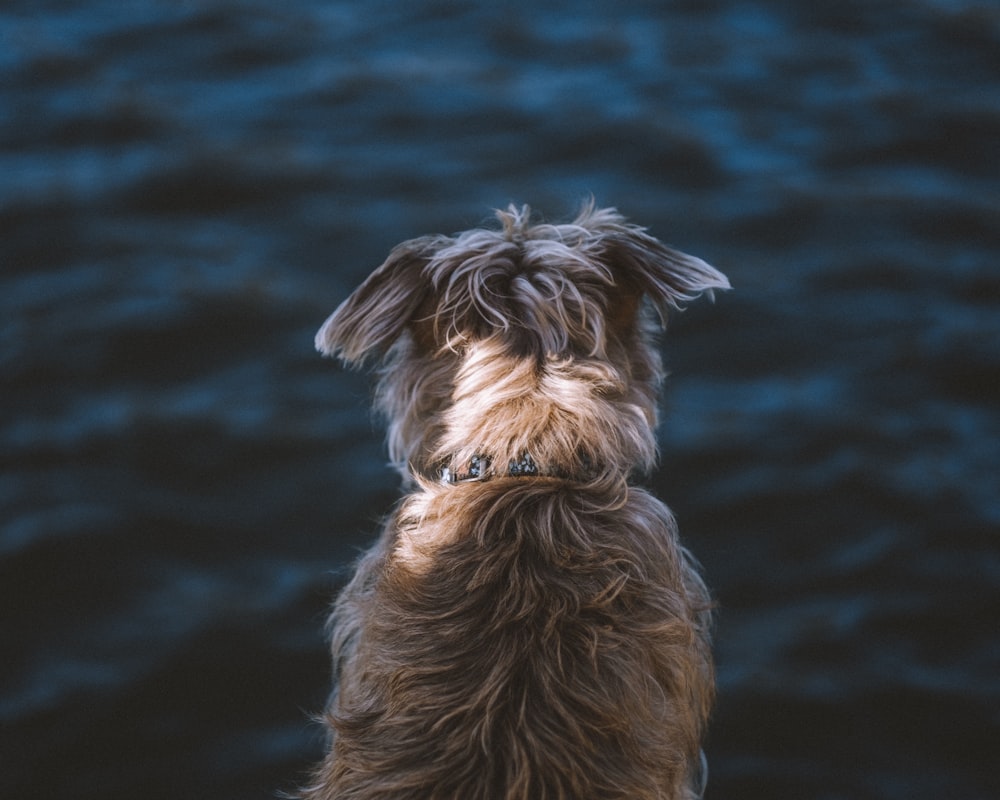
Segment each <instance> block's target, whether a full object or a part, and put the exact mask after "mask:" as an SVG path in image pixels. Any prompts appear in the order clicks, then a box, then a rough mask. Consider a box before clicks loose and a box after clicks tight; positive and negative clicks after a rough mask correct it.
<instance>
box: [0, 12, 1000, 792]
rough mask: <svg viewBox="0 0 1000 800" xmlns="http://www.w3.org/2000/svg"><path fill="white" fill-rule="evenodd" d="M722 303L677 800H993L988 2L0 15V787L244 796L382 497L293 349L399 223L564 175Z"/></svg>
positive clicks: (298, 732)
mask: <svg viewBox="0 0 1000 800" xmlns="http://www.w3.org/2000/svg"><path fill="white" fill-rule="evenodd" d="M589 192H593V193H594V194H595V195H596V196H597V198H598V200H599V201H600V202H601V203H603V204H608V205H617V206H618V207H619V208H620V209H621V210H622V211H623V212H624V213H626V214H627V215H628V216H630V217H631V218H632V219H634V220H635V221H637V222H640V223H642V224H645V225H648V226H650V228H651V230H652V232H653V233H654V234H656V235H657V236H659V237H661V238H663V239H665V240H667V241H669V242H672V243H673V244H675V245H677V246H678V247H680V248H682V249H684V250H687V251H689V252H693V253H696V254H698V255H700V256H702V257H704V258H706V259H707V260H709V261H711V262H712V263H714V264H716V265H717V266H719V267H720V268H721V269H722V270H723V271H725V272H726V273H727V274H728V275H729V277H730V278H731V280H732V282H733V284H734V286H735V287H736V290H735V291H734V292H733V293H730V294H727V295H725V296H722V297H720V298H719V299H718V301H717V302H716V304H715V305H714V307H713V306H709V305H708V304H703V305H699V306H695V307H692V308H691V309H690V310H689V311H687V312H685V313H684V314H681V315H677V316H675V317H674V318H673V319H672V320H671V330H670V335H669V337H668V340H667V348H666V358H667V361H668V363H669V366H670V369H671V372H672V376H671V379H670V382H669V385H668V387H667V391H666V396H665V399H664V422H663V428H662V436H661V438H662V451H663V457H662V468H661V470H660V471H659V473H658V474H657V476H656V478H655V481H654V484H655V488H656V490H657V492H658V493H659V494H660V495H661V496H662V497H663V498H664V499H665V500H666V501H667V502H668V503H670V505H671V506H672V507H673V508H674V509H675V511H676V513H677V515H678V517H679V520H680V523H681V527H682V531H683V533H684V535H685V538H686V541H687V543H688V544H689V546H690V547H691V549H692V550H693V551H694V552H695V553H696V554H697V555H698V556H699V557H700V558H701V560H702V561H703V563H704V566H705V569H706V571H707V574H708V577H709V582H710V584H711V585H712V587H713V589H714V591H715V593H716V596H717V598H718V601H719V610H720V611H719V623H718V630H717V639H718V645H717V653H718V661H719V679H720V699H719V705H718V710H717V713H716V715H715V719H714V724H713V726H712V731H711V738H710V741H709V744H708V752H709V758H710V762H711V780H710V783H709V795H708V796H709V798H711V799H712V800H718V799H721V798H730V797H733V798H735V797H739V798H743V800H747V799H748V798H761V799H762V800H763V798H768V799H769V800H771V799H773V798H789V800H800V799H802V798H809V799H812V798H817V799H821V798H851V799H852V800H853V799H854V798H860V799H861V800H865V799H866V798H899V799H900V800H920V799H922V798H928V799H930V798H935V800H938V799H939V798H952V797H954V798H963V800H978V799H980V798H983V799H985V798H995V797H998V796H1000V777H998V774H1000V773H998V771H997V768H996V764H997V760H998V757H1000V633H998V631H1000V264H998V261H1000V6H998V5H997V4H996V3H994V2H991V1H988V0H981V1H980V2H977V1H976V0H954V1H953V2H946V1H945V0H911V1H910V2H906V3H896V2H892V3H890V2H884V1H882V0H868V1H867V2H850V1H846V2H837V3H832V2H829V3H827V2H820V3H805V2H798V0H794V1H793V0H785V1H784V2H778V1H776V2H735V1H734V2H729V1H727V0H703V1H702V2H674V3H664V2H652V0H649V1H648V2H643V0H620V1H619V2H615V3H604V2H600V3H599V2H576V3H570V2H565V0H563V2H534V3H509V4H502V3H493V4H486V3H481V4H472V3H463V2H457V1H454V2H452V1H449V0H413V2H406V3H403V2H387V1H386V0H365V2H355V3H350V2H344V0H334V1H332V2H320V0H311V1H308V2H306V1H304V2H286V3H265V2H249V1H245V2H243V1H240V0H227V1H226V2H223V1H222V0H214V1H212V2H200V3H184V2H167V1H166V0H160V1H159V2H157V1H156V0H145V1H144V2H143V1H137V2H129V3H122V2H120V1H119V0H113V1H112V0H106V2H98V1H96V0H95V2H90V3H73V2H55V1H52V2H47V1H46V0H42V1H41V2H40V1H39V0H19V1H18V0H14V1H13V2H11V0H8V2H7V3H5V4H4V5H3V8H2V10H0V270H2V272H0V376H2V377H0V381H2V383H0V387H2V390H0V526H2V527H0V599H2V604H0V626H2V627H0V641H2V642H3V658H2V659H0V762H2V764H0V797H3V798H11V799H12V800H13V799H17V800H20V799H21V798H67V800H69V799H72V800H90V798H94V800H96V799H97V798H101V800H109V799H113V798H122V800H125V798H145V799H146V800H149V799H151V798H152V799H158V798H267V797H272V796H273V795H274V793H275V792H276V791H278V790H280V789H288V788H290V787H292V786H293V785H294V784H295V783H296V782H297V781H298V780H299V779H300V778H301V776H302V774H303V771H304V770H305V768H306V766H307V765H308V764H309V763H310V762H311V761H313V760H314V759H316V758H318V756H319V754H320V751H321V746H322V735H321V732H320V731H319V730H318V729H317V728H315V727H313V726H312V725H311V724H310V723H309V721H308V714H309V713H311V712H315V711H318V710H319V708H320V707H321V705H322V703H323V700H324V697H325V695H326V692H327V690H328V681H329V678H328V676H329V666H328V662H327V656H326V652H325V648H326V645H325V641H324V635H323V630H322V623H323V618H324V615H325V610H326V608H327V605H328V602H329V600H330V598H331V597H332V595H333V593H334V592H335V591H336V589H337V588H338V587H339V586H340V585H341V582H342V580H343V576H344V569H345V565H347V564H348V563H349V562H350V560H351V559H352V558H353V557H354V554H355V553H356V552H357V548H359V547H360V546H362V545H364V544H365V543H366V542H367V541H369V538H370V535H371V533H372V532H373V530H374V527H375V525H374V520H375V519H376V518H377V517H378V516H379V515H380V514H381V513H382V512H384V511H385V510H386V509H387V508H388V506H389V504H390V503H391V502H392V500H393V498H394V496H395V493H396V485H395V479H394V478H393V476H392V474H391V473H390V471H389V470H388V469H386V468H385V467H384V465H383V461H384V454H383V451H382V448H381V443H380V437H381V432H380V431H379V430H378V428H377V427H376V426H375V425H373V424H372V422H371V421H370V419H369V417H368V413H367V407H368V383H367V381H366V380H365V378H364V377H363V376H360V375H353V374H347V373H344V372H342V371H340V370H339V369H338V368H337V367H336V366H335V365H333V364H332V363H329V362H324V361H322V360H321V359H320V358H319V357H318V356H317V355H315V354H314V352H313V349H312V335H313V332H314V331H315V329H316V328H317V327H318V326H319V324H320V323H321V322H322V320H323V319H324V318H325V316H326V314H327V313H328V312H329V311H330V310H332V308H333V307H334V306H335V305H336V304H337V303H338V302H339V301H340V300H341V299H342V298H343V297H344V296H345V295H346V294H347V292H348V291H349V289H350V288H351V287H352V286H354V285H355V284H356V283H357V282H358V281H359V280H360V279H361V278H362V277H363V276H364V275H365V274H366V273H367V271H368V270H369V269H371V268H372V267H374V266H375V265H377V264H378V263H379V262H380V261H381V260H382V258H383V257H384V255H385V254H386V252H387V251H388V250H389V248H390V247H392V246H393V245H394V244H396V243H397V242H398V241H400V240H402V239H404V238H408V237H411V236H415V235H418V234H421V233H426V232H432V231H441V232H453V231H457V230H462V229H465V228H467V227H470V226H472V225H475V224H477V223H479V222H480V221H482V220H483V219H484V218H485V217H487V216H488V215H489V213H490V209H491V208H493V207H496V206H504V205H506V204H507V203H508V202H510V201H515V202H529V203H531V204H532V205H533V206H535V207H537V208H538V209H539V210H540V211H542V212H543V213H544V214H545V215H547V216H548V217H550V218H560V217H565V216H567V215H569V214H571V213H572V212H573V211H574V210H575V207H576V205H577V204H578V202H579V201H580V199H581V198H582V197H584V196H585V195H586V194H587V193H589Z"/></svg>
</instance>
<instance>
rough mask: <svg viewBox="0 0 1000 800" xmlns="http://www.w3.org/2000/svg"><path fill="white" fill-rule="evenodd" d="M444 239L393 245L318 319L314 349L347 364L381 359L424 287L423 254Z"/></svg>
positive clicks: (411, 313)
mask: <svg viewBox="0 0 1000 800" xmlns="http://www.w3.org/2000/svg"><path fill="white" fill-rule="evenodd" d="M450 241H451V240H450V239H448V237H444V236H426V237H422V238H420V239H411V240H410V241H407V242H403V243H402V244H400V245H397V246H396V247H395V248H394V249H393V251H392V252H391V253H390V254H389V257H388V258H387V259H386V260H385V262H384V263H383V264H382V265H381V266H380V267H379V268H378V269H376V270H375V271H374V272H373V273H372V274H371V275H369V276H368V278H367V279H366V280H365V282H364V283H362V284H361V286H359V287H358V288H357V289H356V290H355V291H354V293H353V294H352V295H351V296H350V297H348V298H347V299H346V300H345V301H344V302H343V303H341V304H340V306H339V307H338V308H337V310H336V311H334V312H333V313H332V314H331V315H330V316H329V317H328V318H327V320H326V322H324V323H323V326H322V327H321V328H320V329H319V332H318V333H317V334H316V349H317V350H319V351H320V352H321V353H323V354H324V355H328V356H339V357H340V358H341V359H342V360H343V361H345V362H347V363H349V364H363V363H364V362H365V361H367V360H368V359H369V358H371V357H376V358H382V357H383V356H384V355H385V354H386V352H387V351H388V350H389V348H390V347H391V346H392V344H393V343H394V342H395V341H396V340H397V339H398V338H399V336H400V335H401V334H402V332H403V330H404V329H405V328H406V326H407V324H408V323H410V322H411V321H412V319H413V316H414V313H415V312H416V310H417V309H418V308H419V306H420V305H421V303H422V302H423V300H424V298H425V297H426V296H427V293H428V292H429V291H430V282H429V280H428V278H427V277H426V276H425V275H424V272H423V268H424V266H425V265H426V264H427V261H428V259H429V258H430V256H431V255H432V254H433V253H434V252H435V251H436V250H438V249H439V248H441V247H442V246H444V245H445V244H447V243H448V242H450Z"/></svg>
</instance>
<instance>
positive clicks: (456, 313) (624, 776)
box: [302, 202, 729, 800]
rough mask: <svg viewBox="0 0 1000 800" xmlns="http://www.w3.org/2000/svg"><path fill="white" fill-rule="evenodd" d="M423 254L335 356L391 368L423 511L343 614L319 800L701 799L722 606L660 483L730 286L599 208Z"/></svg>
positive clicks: (385, 392)
mask: <svg viewBox="0 0 1000 800" xmlns="http://www.w3.org/2000/svg"><path fill="white" fill-rule="evenodd" d="M496 215H497V218H498V220H499V227H496V226H493V227H485V228H481V229H475V230H471V231H467V232H465V233H461V234H459V235H456V236H442V235H434V236H426V237H422V238H418V239H414V240H411V241H407V242H404V243H403V244H400V245H399V246H397V247H396V248H395V249H394V250H392V252H391V253H390V255H389V257H388V258H387V259H386V261H385V262H384V263H383V264H382V265H381V266H380V267H378V268H377V269H376V270H375V271H374V272H373V273H372V274H371V275H370V276H369V277H368V279H367V280H365V281H364V282H363V283H362V284H361V286H360V287H359V288H358V289H357V290H356V291H355V292H354V293H353V294H352V295H350V297H348V298H347V299H346V300H345V301H344V302H343V303H342V304H341V305H340V307H339V308H337V310H336V311H334V312H333V314H332V315H331V316H330V317H329V318H328V319H327V320H326V322H325V323H324V324H323V326H322V328H321V329H320V330H319V333H318V334H317V336H316V344H317V347H318V349H319V350H320V351H321V352H323V353H324V354H327V355H330V356H339V357H340V358H341V359H342V360H343V361H344V362H346V363H347V364H350V365H373V364H375V365H377V366H378V379H377V388H376V396H375V402H376V407H377V409H378V410H379V411H380V412H381V414H382V415H383V416H384V417H385V418H386V420H387V422H388V449H389V455H390V458H391V460H392V462H393V464H394V465H395V466H396V468H397V469H398V470H399V471H400V472H401V474H402V476H403V481H404V488H405V489H406V491H407V493H406V494H405V496H404V497H403V498H402V499H401V501H400V502H399V504H398V506H397V507H396V508H395V510H394V511H393V512H392V513H391V515H390V516H389V517H388V520H387V521H386V523H385V526H384V528H383V530H382V533H381V536H380V538H379V539H378V541H377V543H376V544H375V545H374V547H373V548H372V549H371V550H370V551H369V552H367V554H365V555H364V556H363V557H362V558H361V560H360V562H359V564H358V566H357V570H356V572H355V574H354V576H353V578H352V579H351V580H350V582H349V583H348V585H347V586H346V587H345V588H344V590H343V591H342V593H341V594H340V596H339V598H338V599H337V601H336V603H335V606H334V610H333V613H332V616H331V621H330V627H331V631H332V652H333V664H334V673H335V689H334V692H333V694H332V696H331V699H330V702H329V705H328V708H327V711H326V713H325V715H324V718H323V722H324V724H325V725H326V726H327V729H328V731H329V734H330V745H329V750H328V754H327V756H326V758H325V760H324V761H323V762H322V763H321V764H320V765H319V766H318V767H317V768H316V771H315V773H314V775H313V776H312V782H311V783H310V785H308V786H307V787H306V788H304V789H303V790H302V796H303V797H304V798H306V799H307V800H333V798H337V799H338V800H375V799H376V798H377V799H378V800H404V798H405V799H406V800H417V799H418V798H419V800H590V799H591V798H594V799H595V800H596V799H597V798H600V800H609V798H623V799H624V798H629V800H654V798H655V800H679V799H680V798H685V799H686V800H690V798H695V797H699V796H700V795H701V792H702V789H703V783H704V775H705V773H704V764H703V755H702V752H701V742H702V739H703V735H704V733H705V729H706V725H707V720H708V717H709V714H710V710H711V707H712V703H713V699H714V667H713V662H712V655H711V646H710V634H711V624H712V601H711V598H710V595H709V593H708V591H707V590H706V588H705V584H704V583H703V581H702V579H701V577H700V576H699V572H698V568H697V566H696V564H695V562H694V560H693V558H692V557H691V556H690V555H689V553H688V552H687V551H686V550H685V549H684V547H683V546H682V545H681V544H680V542H679V540H678V535H677V528H676V525H675V522H674V519H673V517H672V515H671V513H670V511H669V510H668V509H667V507H666V506H664V505H663V504H662V503H661V502H660V501H658V500H656V499H655V498H654V497H653V496H652V495H651V494H650V493H649V492H647V491H646V490H644V489H643V488H641V487H640V486H639V485H637V479H638V478H640V477H641V476H642V475H644V474H647V473H648V472H649V471H650V470H651V468H652V467H653V465H654V461H655V459H656V455H657V446H656V439H655V435H654V430H655V427H656V422H657V395H658V388H659V385H660V382H661V379H662V377H663V370H662V366H661V360H660V356H659V353H658V351H657V349H656V346H655V333H656V330H657V328H662V327H663V325H664V324H665V321H666V314H667V312H668V311H669V310H671V309H675V308H679V307H680V306H681V304H682V303H684V302H686V301H689V300H692V299H694V298H695V297H696V296H698V295H700V294H707V295H709V296H711V294H712V291H713V290H715V289H728V288H729V281H728V280H727V279H726V277H725V276H724V275H723V274H722V273H721V272H719V271H718V270H716V269H715V268H713V267H711V266H709V265H708V264H706V263H705V262H704V261H702V260H700V259H698V258H694V257H692V256H688V255H685V254H683V253H680V252H678V251H676V250H674V249H671V248H670V247H667V246H666V245H664V244H662V243H661V242H659V241H658V240H657V239H655V238H653V237H652V236H650V235H649V234H648V233H647V232H646V231H645V229H643V228H640V227H638V226H635V225H633V224H630V223H628V222H626V220H625V219H624V218H623V217H622V216H621V215H620V214H619V213H618V212H617V211H616V210H615V209H613V208H603V209H602V208H597V207H596V206H595V204H594V203H593V202H590V203H587V204H585V205H584V207H583V209H582V210H581V212H580V213H579V215H578V216H577V218H576V219H575V220H573V221H572V222H570V223H566V224H544V223H542V222H539V221H535V220H533V219H532V216H531V212H530V209H529V208H528V207H527V206H525V207H521V208H518V207H515V206H513V205H512V206H510V207H509V208H508V209H507V210H504V211H497V212H496Z"/></svg>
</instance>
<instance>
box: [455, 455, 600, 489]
mask: <svg viewBox="0 0 1000 800" xmlns="http://www.w3.org/2000/svg"><path fill="white" fill-rule="evenodd" d="M492 463H493V457H492V456H487V455H481V454H476V455H474V456H473V457H472V458H471V459H470V460H469V465H468V468H467V469H466V470H465V472H458V471H456V472H452V471H451V469H450V468H449V467H442V468H441V471H440V476H441V482H442V483H447V484H457V483H473V482H476V481H488V480H490V479H491V478H500V477H506V478H535V477H540V478H563V479H571V478H575V477H577V476H585V475H590V476H592V474H593V472H594V470H593V466H592V465H591V463H590V459H589V458H586V457H582V459H581V463H580V467H579V469H577V470H575V471H570V470H566V469H553V470H543V469H541V468H540V467H539V466H538V464H536V463H535V460H534V459H533V458H532V457H531V454H530V453H528V452H524V453H522V454H521V457H520V458H517V459H514V458H512V459H511V460H510V461H508V462H507V470H506V471H505V472H501V471H500V470H496V469H493V470H491V469H490V466H491V465H492Z"/></svg>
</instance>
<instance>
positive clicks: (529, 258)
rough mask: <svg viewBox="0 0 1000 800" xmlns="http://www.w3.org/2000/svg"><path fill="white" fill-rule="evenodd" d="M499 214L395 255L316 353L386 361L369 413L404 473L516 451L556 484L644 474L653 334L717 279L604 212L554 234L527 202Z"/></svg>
mask: <svg viewBox="0 0 1000 800" xmlns="http://www.w3.org/2000/svg"><path fill="white" fill-rule="evenodd" d="M497 217H498V219H499V220H500V223H501V227H500V228H499V229H475V230H471V231H467V232H465V233H462V234H459V235H457V236H454V237H448V236H427V237H422V238H419V239H413V240H411V241H408V242H404V243H403V244H401V245H399V246H398V247H396V248H395V249H394V250H393V251H392V253H390V255H389V257H388V259H386V261H385V263H383V264H382V265H381V266H380V267H379V268H378V269H376V270H375V272H373V273H372V274H371V275H370V276H369V277H368V279H367V280H366V281H365V282H364V283H363V284H362V285H361V286H360V287H359V288H358V289H357V290H356V291H355V292H354V293H353V294H352V295H351V296H350V297H348V298H347V300H345V301H344V302H343V303H342V304H341V305H340V307H339V308H338V309H337V310H336V311H334V313H333V314H332V315H331V316H330V317H329V318H328V319H327V320H326V322H325V323H324V324H323V326H322V328H320V330H319V333H318V334H317V336H316V346H317V347H318V348H319V350H320V351H322V352H323V353H326V354H327V355H334V356H339V357H340V358H341V359H343V360H344V361H345V362H347V363H350V364H363V363H365V362H368V361H372V360H376V361H377V362H379V363H381V364H382V365H383V369H382V373H381V379H380V382H379V394H378V396H379V405H380V407H381V409H382V411H383V412H384V413H385V414H386V415H387V417H388V419H389V423H390V431H389V445H390V454H391V456H392V458H393V459H394V460H395V461H396V463H397V465H398V466H399V467H400V468H401V470H402V471H403V472H404V474H406V473H407V467H408V468H409V469H412V470H415V471H417V472H419V473H425V474H426V473H429V472H430V471H432V470H433V469H437V468H439V467H441V466H448V467H449V468H450V469H451V470H452V473H453V474H454V472H455V471H458V472H462V471H464V466H465V465H467V464H469V463H470V460H471V459H473V458H474V457H477V456H479V457H482V456H486V459H484V460H483V462H482V463H483V464H486V463H489V464H492V465H494V466H493V468H492V469H493V470H494V471H498V470H500V471H502V469H506V465H507V464H508V463H509V462H511V461H514V460H517V459H520V458H522V457H523V456H524V455H525V454H527V455H528V456H529V457H530V460H532V461H533V462H535V463H536V464H537V465H538V466H539V468H540V469H541V470H542V471H543V472H549V473H552V474H556V473H560V474H570V475H573V474H577V473H579V472H581V471H589V472H595V471H596V472H611V473H625V474H627V473H628V472H629V471H630V470H632V469H634V468H639V469H646V468H648V467H650V466H651V464H652V462H653V460H654V458H655V439H654V437H653V434H652V429H653V427H654V426H655V421H656V390H657V388H658V385H659V382H660V379H661V377H662V376H661V369H660V360H659V356H658V353H657V351H656V350H655V348H654V347H653V345H652V331H653V329H654V327H655V325H654V324H653V323H655V322H656V321H658V322H659V324H660V326H661V327H662V325H663V324H664V323H665V320H666V315H667V312H668V310H669V309H671V308H679V307H680V305H681V304H682V303H683V302H685V301H687V300H691V299H693V298H694V297H696V296H697V295H699V294H701V293H709V294H710V293H711V292H712V290H713V289H728V288H729V282H728V280H727V279H726V277H725V276H724V275H723V274H722V273H720V272H719V271H718V270H716V269H714V268H713V267H711V266H709V265H708V264H706V263H705V262H704V261H702V260H700V259H698V258H694V257H693V256H688V255H685V254H683V253H680V252H678V251H676V250H673V249H671V248H670V247H667V246H666V245H664V244H662V243H661V242H659V241H657V240H656V239H654V238H653V237H651V236H649V235H648V234H647V233H646V232H645V231H644V230H643V229H642V228H639V227H637V226H635V225H630V224H628V223H626V222H625V220H624V218H623V217H622V216H621V215H619V214H618V213H617V212H616V211H615V210H614V209H597V208H595V207H594V206H593V205H592V204H589V205H587V206H585V208H584V209H583V211H582V212H581V213H580V215H579V216H578V217H577V218H576V219H575V220H574V221H573V222H571V223H569V224H565V225H548V224H532V223H531V221H530V218H529V217H530V213H529V209H528V208H527V207H526V206H525V207H523V208H521V209H518V208H516V207H514V206H511V207H510V208H509V209H508V210H507V211H499V212H497ZM647 309H651V310H652V311H654V312H655V315H650V314H649V313H647ZM581 465H583V466H581ZM583 467H585V469H584V468H583Z"/></svg>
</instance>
